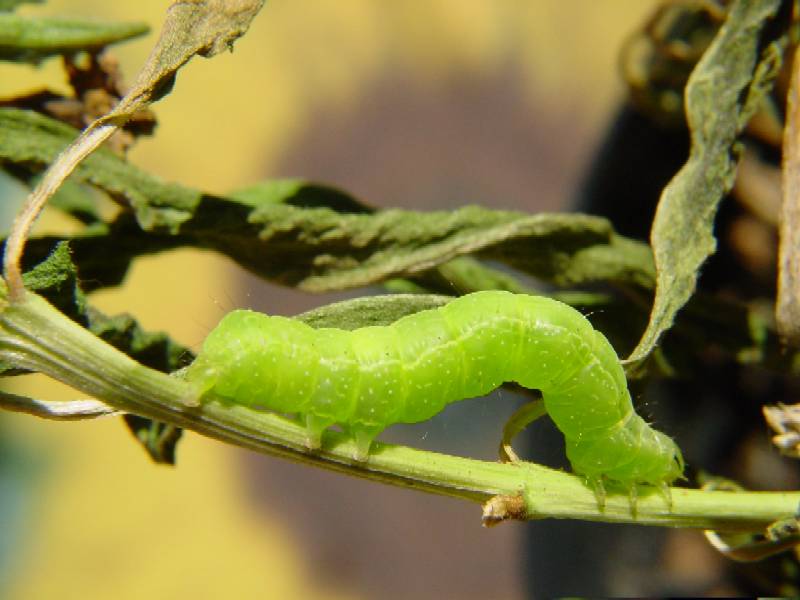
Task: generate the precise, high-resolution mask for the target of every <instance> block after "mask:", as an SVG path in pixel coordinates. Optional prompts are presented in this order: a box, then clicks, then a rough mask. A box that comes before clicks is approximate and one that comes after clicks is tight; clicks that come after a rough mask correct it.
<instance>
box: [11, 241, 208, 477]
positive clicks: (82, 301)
mask: <svg viewBox="0 0 800 600" xmlns="http://www.w3.org/2000/svg"><path fill="white" fill-rule="evenodd" d="M23 279H24V281H25V287H26V288H27V289H29V290H32V291H36V292H38V293H40V294H42V295H43V296H44V297H45V298H47V299H48V300H49V301H50V303H51V304H53V305H54V306H56V308H58V309H59V310H60V311H61V312H63V313H65V314H66V315H67V316H69V317H70V318H71V319H72V320H73V321H76V322H78V323H80V324H81V325H83V326H84V327H87V328H88V329H89V330H90V331H91V332H92V333H94V334H95V335H96V336H98V337H99V338H101V339H103V340H105V341H106V342H108V343H109V344H111V345H112V346H114V347H115V348H117V349H118V350H121V351H122V352H124V353H125V354H127V355H128V356H130V357H132V358H134V359H136V360H137V361H138V362H140V363H141V364H144V365H146V366H148V367H150V368H153V369H157V370H159V371H162V372H166V373H169V372H172V371H175V370H177V369H179V368H181V367H184V366H186V365H187V364H189V363H190V362H191V361H192V359H193V355H192V353H191V352H190V351H189V350H188V349H186V348H185V347H183V346H181V345H179V344H177V343H175V342H174V341H172V340H171V339H170V338H169V336H167V335H166V334H164V333H161V332H159V333H151V332H146V331H144V330H143V329H142V328H141V326H140V325H139V324H138V323H137V322H136V321H135V320H134V319H133V318H132V317H131V316H129V315H116V316H113V317H109V316H106V315H104V314H103V313H101V312H99V311H97V310H96V309H93V308H91V307H90V306H88V305H87V303H86V298H85V296H84V294H83V291H82V290H81V288H80V285H79V283H78V277H77V270H76V268H75V265H74V264H73V262H72V260H71V257H70V249H69V244H68V243H67V242H61V243H58V244H57V245H56V247H55V250H54V251H53V252H52V253H51V254H50V256H49V257H48V258H47V259H46V260H45V261H44V262H42V263H40V264H38V265H36V266H35V267H34V268H33V269H31V270H30V271H28V272H27V273H25V275H24V276H23ZM0 373H3V374H4V375H11V374H16V373H17V371H14V370H12V369H11V368H10V367H9V365H6V364H3V363H0ZM125 423H126V425H127V426H128V428H129V429H130V430H131V431H132V432H133V434H134V436H136V438H137V439H138V440H139V441H140V442H141V443H142V444H143V445H144V447H145V450H146V451H147V452H148V454H149V455H150V457H151V458H152V459H153V460H154V461H155V462H157V463H166V464H174V462H175V447H176V444H177V442H178V440H179V439H180V436H181V430H180V428H177V427H174V426H172V425H167V424H164V423H159V422H156V421H151V420H150V419H145V418H143V417H138V416H134V415H126V417H125Z"/></svg>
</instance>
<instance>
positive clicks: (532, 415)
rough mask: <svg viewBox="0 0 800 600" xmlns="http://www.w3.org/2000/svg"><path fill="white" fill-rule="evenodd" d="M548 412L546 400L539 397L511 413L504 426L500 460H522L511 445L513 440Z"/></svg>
mask: <svg viewBox="0 0 800 600" xmlns="http://www.w3.org/2000/svg"><path fill="white" fill-rule="evenodd" d="M546 414H547V409H545V406H544V400H542V399H541V398H538V399H537V400H532V401H531V402H528V403H527V404H523V405H522V406H521V407H520V408H518V409H517V411H516V412H515V413H514V414H513V415H511V417H510V418H509V419H508V421H507V422H506V424H505V426H504V427H503V439H502V440H501V441H500V460H501V461H502V462H520V458H519V456H517V453H516V452H514V449H513V448H512V447H511V441H512V440H513V439H514V438H515V437H517V434H519V432H521V431H522V430H523V429H525V428H526V427H527V426H528V425H530V424H531V423H533V422H534V421H535V420H536V419H538V418H540V417H543V416H544V415H546Z"/></svg>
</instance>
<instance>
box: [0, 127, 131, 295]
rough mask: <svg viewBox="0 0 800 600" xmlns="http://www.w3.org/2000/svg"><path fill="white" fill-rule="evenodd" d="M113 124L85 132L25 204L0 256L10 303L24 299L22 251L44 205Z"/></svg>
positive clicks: (56, 162)
mask: <svg viewBox="0 0 800 600" xmlns="http://www.w3.org/2000/svg"><path fill="white" fill-rule="evenodd" d="M117 128H118V126H117V125H114V124H110V123H109V124H105V125H100V126H98V127H95V128H92V127H90V128H89V129H87V130H85V131H84V132H83V133H82V134H81V135H80V137H78V139H77V140H75V142H73V143H72V144H70V145H69V146H68V147H67V148H66V149H65V150H64V151H63V152H62V153H61V154H60V155H59V156H58V158H56V161H55V162H54V163H53V164H52V165H51V166H50V168H49V169H48V170H47V172H46V173H45V175H44V177H43V178H42V180H41V181H40V182H39V185H37V186H36V187H35V188H34V190H33V191H32V192H31V193H30V195H29V196H28V198H27V199H26V200H25V204H24V205H23V206H22V208H21V209H20V212H19V214H18V215H17V217H16V219H14V225H13V226H12V227H11V233H10V234H9V236H8V241H7V242H6V249H5V255H4V256H3V272H4V274H5V278H6V282H7V283H8V296H9V299H10V300H11V301H12V302H17V301H19V300H21V299H22V297H23V296H24V295H25V286H24V285H23V283H22V269H21V268H20V259H21V258H22V252H23V250H24V249H25V242H26V241H27V240H28V236H29V235H30V232H31V229H32V228H33V224H34V223H35V222H36V219H37V218H38V217H39V215H40V214H41V212H42V210H43V209H44V207H45V205H46V204H47V201H48V200H49V199H50V197H51V196H52V195H53V194H55V192H56V190H58V188H59V187H60V186H61V184H62V183H63V182H64V180H65V179H66V178H67V177H69V175H70V173H72V171H74V170H75V167H77V166H78V165H79V164H80V162H81V161H82V160H83V159H84V158H86V157H87V156H88V155H89V154H91V153H92V152H94V150H95V149H96V148H97V147H98V146H100V144H102V143H103V142H104V141H106V140H107V139H108V138H109V136H111V134H113V133H114V132H115V131H116V130H117Z"/></svg>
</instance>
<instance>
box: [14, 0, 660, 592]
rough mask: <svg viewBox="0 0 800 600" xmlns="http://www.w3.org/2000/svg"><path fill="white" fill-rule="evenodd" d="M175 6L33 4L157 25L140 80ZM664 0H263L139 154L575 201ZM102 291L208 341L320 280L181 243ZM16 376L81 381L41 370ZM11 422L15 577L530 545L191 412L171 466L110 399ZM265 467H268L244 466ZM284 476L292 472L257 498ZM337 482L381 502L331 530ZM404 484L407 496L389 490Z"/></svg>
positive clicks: (26, 72) (75, 578) (429, 586)
mask: <svg viewBox="0 0 800 600" xmlns="http://www.w3.org/2000/svg"><path fill="white" fill-rule="evenodd" d="M168 4H169V2H167V1H166V0H143V1H140V2H136V3H126V2H100V1H98V0H69V1H67V0H49V1H48V2H47V4H46V5H44V6H26V7H24V9H23V10H21V12H23V13H25V14H50V15H71V16H85V17H91V18H102V19H108V20H123V21H124V20H128V21H130V20H137V21H138V20H143V21H146V22H147V23H149V24H151V26H152V27H153V29H154V32H153V33H151V34H150V35H149V36H147V37H146V38H143V39H141V40H137V41H134V42H130V43H127V44H123V45H120V46H119V47H117V48H115V49H114V50H113V52H114V54H115V55H117V56H118V57H119V58H120V60H121V64H122V68H123V72H124V73H125V74H126V75H127V79H128V80H129V81H130V80H132V79H133V77H134V75H135V73H136V71H137V69H138V67H139V65H141V63H142V62H143V60H144V59H145V57H146V55H147V53H148V52H149V49H150V47H151V45H152V44H153V42H154V40H155V37H156V35H157V32H158V29H159V24H160V22H161V20H162V16H163V14H164V11H165V9H166V7H167V6H168ZM652 7H653V4H652V3H651V2H642V1H641V0H617V1H616V2H613V3H609V2H593V1H591V0H574V1H572V2H560V1H558V0H503V1H502V2H497V1H496V0H466V1H465V0H429V1H427V2H421V1H419V0H392V1H391V2H390V1H385V0H292V1H291V2H290V1H289V0H272V1H268V2H267V5H266V7H265V8H264V9H263V11H262V13H261V14H260V15H259V16H258V17H257V18H256V21H255V22H254V24H253V26H252V28H251V30H250V32H249V33H248V34H247V35H246V36H245V37H244V38H243V39H241V40H239V41H238V42H237V43H236V45H235V50H234V52H233V53H227V54H224V55H222V56H218V57H216V58H214V59H213V60H205V59H202V58H195V59H194V60H193V61H192V62H191V63H190V64H189V65H188V67H186V68H185V69H184V70H182V71H181V72H180V74H179V75H178V79H177V83H176V86H175V88H174V91H173V93H172V94H171V95H170V96H168V97H167V98H166V99H164V100H163V101H161V102H159V103H157V104H156V105H154V110H155V112H156V114H157V117H158V121H159V125H158V128H157V130H156V133H155V135H154V136H153V138H152V139H143V140H141V141H139V143H138V145H137V146H136V147H135V148H134V150H133V151H132V152H131V154H130V159H131V160H132V161H133V162H135V163H136V164H138V165H140V166H141V167H143V168H145V169H147V170H149V171H151V172H154V173H156V174H158V175H160V176H161V177H163V178H165V179H168V180H174V181H178V182H182V183H186V184H187V185H191V186H193V187H198V188H202V189H205V190H207V191H209V192H215V193H224V192H226V191H229V190H231V189H234V188H238V187H244V186H246V185H249V184H251V183H253V182H256V181H258V180H260V179H263V178H265V177H267V176H290V175H291V176H294V175H299V176H308V177H313V178H323V179H326V180H329V181H331V182H332V183H335V184H338V185H341V186H342V187H344V189H346V190H349V191H353V192H355V193H356V194H358V195H359V196H361V197H363V198H364V199H365V200H367V201H369V202H371V203H373V204H376V205H379V206H390V205H397V206H406V207H412V206H415V205H416V206H421V205H424V206H433V205H434V204H435V203H436V202H437V200H436V199H435V198H436V197H437V189H438V188H437V187H436V186H437V185H439V184H438V182H439V181H440V180H441V178H442V177H444V178H446V179H447V180H454V184H453V187H452V188H448V192H447V193H446V194H442V197H441V204H440V206H452V205H455V204H460V203H465V202H467V201H480V202H483V203H487V204H488V203H491V202H493V201H497V204H498V205H499V206H503V207H508V208H512V207H515V208H522V209H527V210H541V209H545V208H546V209H555V208H559V207H563V206H564V205H565V203H566V202H567V200H568V199H569V197H570V195H571V194H573V193H574V188H572V187H570V185H574V183H575V180H576V178H578V177H580V175H581V173H582V172H583V170H584V169H585V167H586V161H587V160H588V159H589V158H590V156H591V153H592V151H593V148H594V145H595V144H596V142H597V140H598V138H599V136H600V134H601V133H602V130H603V126H604V123H605V121H606V120H607V119H608V117H609V115H610V114H611V113H612V111H613V109H614V107H615V104H616V102H617V101H618V100H619V99H620V98H621V97H622V93H623V92H622V84H621V82H620V80H619V77H618V75H617V70H616V59H617V52H618V50H619V47H620V45H621V43H622V41H623V40H624V38H625V36H626V35H627V34H629V33H630V32H631V31H633V30H634V29H635V28H636V27H637V26H639V25H640V24H641V22H642V21H643V19H644V18H645V17H646V15H647V14H648V13H649V12H650V11H651V10H652ZM45 86H47V87H50V88H55V89H57V90H60V91H66V86H65V83H64V77H63V74H62V72H61V69H60V65H59V62H58V61H57V60H51V61H48V62H46V63H45V64H44V65H43V66H42V67H41V68H38V69H33V68H29V67H21V66H17V65H0V95H3V96H7V95H10V94H13V93H19V92H21V91H28V90H31V89H36V88H39V87H45ZM460 99H463V100H464V105H466V106H467V108H468V109H464V108H462V105H461V104H460V102H459V100H460ZM376 106H377V108H376ZM470 107H471V108H470ZM387 114H392V115H397V114H402V115H404V116H405V118H406V119H407V121H403V120H397V122H392V121H391V119H389V118H387ZM409 123H411V125H409ZM414 123H417V124H419V123H423V124H424V125H423V126H417V127H415V126H414ZM384 126H385V129H384ZM411 130H413V131H411ZM437 131H438V134H437ZM445 134H446V135H445ZM443 137H444V138H446V139H443ZM367 142H368V143H367ZM373 144H374V146H373ZM439 144H441V148H442V150H441V152H440V153H448V152H449V150H448V148H450V149H458V152H453V154H452V156H449V157H448V161H446V162H442V163H439V162H434V163H433V164H434V167H435V168H433V167H431V166H430V165H431V161H430V160H420V159H416V162H415V158H414V157H415V155H418V154H419V153H420V152H422V151H424V149H425V148H427V147H432V148H435V149H436V148H439V147H440V146H439ZM376 148H377V150H375V149H376ZM528 149H530V152H531V154H530V155H528V154H527V152H528ZM348 157H351V158H350V160H349V161H348ZM376 157H377V158H376ZM497 157H500V158H497ZM493 161H494V162H493ZM509 165H511V166H509ZM425 169H430V170H431V171H432V172H430V173H427V172H424V171H425ZM503 169H512V170H511V171H504V170H503ZM433 171H435V172H433ZM484 172H486V173H489V172H492V173H497V172H499V173H501V174H502V173H507V172H508V173H510V175H509V176H507V177H506V176H502V177H495V178H494V179H491V178H490V177H489V176H488V175H487V179H486V181H487V182H488V181H490V180H492V181H495V180H496V181H498V183H497V187H492V185H493V184H491V185H490V184H489V183H486V184H485V185H483V183H480V185H483V188H482V190H481V193H479V194H476V193H474V190H475V189H476V188H478V187H480V185H477V184H474V183H473V180H472V179H470V178H474V177H476V175H475V173H478V174H480V173H484ZM416 173H420V179H419V180H415V174H416ZM398 174H399V175H401V176H398ZM390 175H394V176H393V177H392V176H390ZM420 181H422V182H423V184H424V185H423V184H420ZM539 181H541V182H542V183H541V186H540V184H539V183H538V182H539ZM452 190H455V192H453V191H452ZM462 190H466V193H464V194H461V192H462ZM537 194H538V195H537ZM493 195H497V196H502V197H497V198H494V197H492V196H493ZM61 225H62V224H61V223H59V222H58V221H53V220H46V222H45V223H43V224H42V226H43V227H45V228H47V227H53V228H58V227H60V226H61ZM192 273H196V274H197V275H196V276H192V275H190V274H192ZM264 290H267V292H266V295H264ZM246 292H250V293H252V294H253V297H248V296H246ZM256 295H257V296H258V297H256ZM287 298H289V299H290V300H289V301H290V302H291V304H290V305H287V304H286V302H287ZM91 301H92V303H93V304H94V305H96V306H97V307H98V308H100V309H101V310H103V311H105V312H107V313H110V314H113V313H117V312H123V311H127V312H130V313H132V314H133V315H135V316H136V318H138V319H139V320H140V322H141V323H142V324H143V325H144V326H145V327H146V328H148V329H150V330H165V331H168V332H169V333H170V335H172V336H173V337H174V338H175V339H176V340H178V341H180V342H182V343H185V344H188V345H191V346H193V347H194V348H196V347H197V346H198V345H199V343H200V342H201V341H202V339H203V337H204V335H205V333H206V332H207V331H208V330H209V329H210V328H211V327H212V326H213V325H214V324H215V323H216V321H217V320H218V319H219V317H220V316H221V315H222V314H223V313H224V312H225V311H227V310H228V309H230V308H233V307H234V306H239V305H258V306H259V308H262V309H264V310H269V311H271V312H287V313H291V312H297V311H299V310H300V309H301V308H300V307H303V308H305V307H310V306H312V305H315V304H319V303H321V302H323V299H320V298H313V297H307V296H303V297H301V296H299V295H293V296H289V295H287V294H286V292H284V291H279V290H278V289H277V288H275V287H272V286H267V285H265V284H261V283H256V282H254V281H253V279H252V278H249V277H245V276H243V274H242V273H241V271H240V270H239V269H237V268H236V267H235V266H233V265H232V264H231V263H230V262H229V261H227V260H226V259H224V258H221V257H217V256H213V255H210V254H208V253H201V252H198V251H180V252H174V253H169V254H164V255H159V256H154V257H148V258H143V259H140V260H138V261H137V262H136V264H135V266H134V268H133V269H132V272H131V274H130V275H129V277H128V279H127V281H126V283H125V285H124V287H123V288H121V289H113V290H103V291H101V292H98V293H95V294H93V295H92V297H91ZM14 391H15V392H16V393H23V394H29V395H32V396H35V397H40V398H52V399H66V398H70V397H75V393H74V392H72V391H71V390H68V389H65V388H63V387H60V386H57V385H55V384H52V383H50V382H47V381H45V380H43V379H42V378H38V377H27V378H24V381H20V382H19V383H18V384H16V387H15V388H14ZM0 425H2V432H3V436H4V437H5V438H6V439H5V440H3V442H4V444H6V443H8V444H9V445H13V446H14V447H15V448H16V449H17V452H18V453H19V455H20V456H23V457H24V464H25V465H27V466H28V467H29V471H30V475H29V479H30V486H29V490H30V493H29V494H28V495H27V496H25V498H24V499H23V501H21V504H22V508H21V510H20V511H19V512H18V518H17V519H16V521H15V523H14V526H15V528H17V531H16V532H15V533H16V537H15V538H14V547H13V553H12V556H11V559H10V563H9V565H7V566H6V570H5V571H2V570H0V594H5V597H7V598H12V599H23V598H24V599H26V600H27V599H33V598H78V597H80V598H103V597H114V598H117V599H124V598H142V597H158V598H172V597H192V598H198V599H199V598H219V597H223V596H230V597H242V598H249V597H256V596H257V597H259V598H285V597H302V598H329V597H336V598H370V597H377V596H380V597H386V598H393V597H398V598H400V597H405V596H408V595H411V594H412V593H413V595H414V596H416V597H417V598H420V597H421V598H425V597H430V598H434V597H443V596H444V597H448V596H455V595H458V596H459V597H461V598H470V597H475V598H478V597H480V598H485V597H493V598H518V597H522V596H524V595H525V591H524V588H523V583H522V581H523V580H522V577H521V575H520V573H519V571H520V569H521V561H520V560H519V558H518V555H517V553H518V544H519V530H520V528H521V527H522V526H515V525H510V526H504V527H501V528H498V529H495V530H482V529H480V528H479V526H478V523H479V520H478V515H479V513H478V508H477V507H475V506H469V505H462V504H460V503H458V502H456V501H453V500H445V499H438V498H437V499H432V500H430V501H429V502H430V503H429V504H416V502H417V500H416V496H418V494H413V493H411V492H408V491H401V490H394V489H389V488H386V489H384V488H381V489H380V490H378V491H376V490H374V489H373V488H375V487H377V484H365V483H363V482H349V481H341V479H342V478H341V477H338V476H332V475H329V474H321V475H317V474H313V475H310V476H309V477H310V479H309V481H310V483H305V480H303V482H301V483H300V484H297V483H296V482H295V483H289V482H290V480H291V481H294V478H295V473H294V470H296V469H298V468H299V467H296V466H294V465H284V464H275V463H276V462H277V461H272V462H269V461H267V462H259V461H263V459H261V458H257V457H253V456H249V455H247V454H246V453H245V452H243V451H239V450H237V449H233V448H229V447H226V446H224V445H222V444H219V443H217V442H213V441H210V440H206V439H202V438H200V437H199V436H197V435H194V434H187V435H185V437H184V439H183V440H182V442H181V443H180V446H179V450H178V465H177V467H176V468H168V467H163V466H155V465H153V464H152V463H150V462H149V460H148V459H147V457H146V456H145V454H144V452H143V450H141V449H140V448H139V447H138V446H137V444H136V443H134V441H133V439H132V437H131V436H130V435H129V434H128V433H127V432H126V430H125V428H124V427H123V425H122V424H121V423H120V422H119V421H118V420H116V419H106V420H100V421H96V422H85V423H52V422H46V421H42V420H38V419H33V418H29V417H24V416H18V415H2V420H0ZM495 433H496V432H495ZM495 439H496V438H495ZM253 465H257V466H256V467H254V466H253ZM254 469H256V470H258V469H263V472H262V473H261V475H258V476H254V475H253V473H254ZM264 473H266V475H264ZM268 476H269V477H268ZM252 477H255V478H256V479H259V478H260V479H264V478H266V483H264V482H263V481H262V482H261V486H262V487H263V488H267V491H266V492H263V491H262V492H259V491H258V490H256V491H254V489H255V487H254V484H253V483H252V482H251V478H252ZM270 486H272V487H271V489H270ZM292 486H294V487H292ZM304 486H305V487H304ZM337 486H338V487H337ZM282 490H283V491H286V490H292V494H291V495H290V497H288V498H284V499H283V500H275V501H264V500H265V498H266V499H267V500H270V499H273V500H274V499H275V498H276V497H277V496H276V495H275V494H278V495H280V493H281V491H282ZM303 490H307V493H308V494H309V495H316V496H315V498H316V502H317V503H318V504H314V505H313V506H312V508H313V511H314V514H313V518H312V516H311V515H312V511H311V509H309V508H305V509H302V510H301V509H299V508H298V509H297V510H296V511H295V510H293V502H295V501H297V502H299V501H300V498H297V496H301V495H303ZM331 490H336V492H335V493H332V494H330V496H327V497H326V493H327V491H331ZM348 494H354V495H358V496H361V497H365V496H367V495H368V496H369V498H370V500H369V502H368V504H367V505H366V506H369V507H370V511H372V510H373V508H374V512H375V514H377V515H379V516H380V517H381V518H380V519H373V520H372V521H370V519H368V518H366V517H364V518H359V515H358V514H355V515H350V517H351V518H350V519H349V520H347V521H346V523H347V528H345V527H343V526H340V527H339V531H334V532H333V533H330V534H328V533H326V532H325V531H324V530H322V527H323V526H324V524H325V521H326V513H325V511H326V510H328V509H330V508H331V507H330V504H331V503H337V502H340V503H344V506H343V507H342V506H340V507H338V508H339V509H340V510H345V511H346V510H347V506H350V505H348V504H347V503H348V502H349V501H350V500H352V498H353V496H350V495H348ZM412 497H413V499H412ZM397 498H400V499H401V500H400V504H399V505H398V507H397V508H392V509H391V510H389V509H386V508H381V507H386V506H390V503H391V502H394V501H395V499H397ZM426 502H428V500H426ZM359 506H361V505H359ZM391 506H395V505H393V504H391ZM412 506H413V507H412ZM410 507H412V508H410ZM420 507H422V508H420ZM360 510H364V508H363V506H362V508H361V509H360ZM351 512H353V511H352V510H351ZM355 512H356V513H357V511H355ZM330 515H331V516H330V517H328V520H331V519H334V518H338V517H336V515H341V512H331V513H330ZM392 516H394V517H397V518H398V519H399V521H398V522H399V523H400V525H395V526H394V529H391V528H390V529H387V532H388V533H386V534H385V535H381V534H378V533H374V532H372V531H370V532H366V530H365V529H363V530H362V529H361V528H367V527H372V526H373V525H374V522H375V521H384V522H386V521H387V520H388V519H389V518H390V517H392ZM436 522H440V523H450V525H448V527H449V529H444V530H442V531H441V532H440V534H441V535H442V536H443V537H441V539H439V538H437V539H436V540H435V542H434V541H432V542H431V545H430V546H429V547H428V548H427V549H426V548H416V547H414V546H413V545H412V546H411V548H410V549H408V550H407V551H406V553H405V554H404V555H402V556H400V555H398V554H395V553H394V552H395V550H394V548H395V546H397V545H402V544H403V541H404V538H406V537H409V539H411V537H412V536H413V535H414V534H413V533H412V531H413V530H417V529H423V530H425V529H426V528H428V527H430V528H431V529H430V530H429V535H431V536H432V535H434V533H433V532H434V531H435V527H436V526H435V523H436ZM334 525H336V524H334ZM378 525H380V523H378ZM7 527H8V524H7ZM334 529H336V527H334ZM8 530H9V529H7V531H8ZM422 533H423V534H424V533H425V531H423V532H422ZM0 535H6V533H3V532H0ZM426 552H432V553H433V552H435V553H436V554H437V559H438V560H444V561H446V562H447V563H452V566H451V568H449V569H448V570H443V569H442V568H440V567H439V566H437V565H438V564H439V563H437V562H436V561H435V560H433V559H428V558H426V557H425V553H426ZM414 560H417V561H419V563H420V564H416V565H415V563H414ZM337 561H338V562H337ZM423 562H424V563H427V564H428V567H425V565H423V564H421V563H423ZM398 582H400V583H398Z"/></svg>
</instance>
